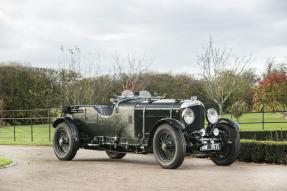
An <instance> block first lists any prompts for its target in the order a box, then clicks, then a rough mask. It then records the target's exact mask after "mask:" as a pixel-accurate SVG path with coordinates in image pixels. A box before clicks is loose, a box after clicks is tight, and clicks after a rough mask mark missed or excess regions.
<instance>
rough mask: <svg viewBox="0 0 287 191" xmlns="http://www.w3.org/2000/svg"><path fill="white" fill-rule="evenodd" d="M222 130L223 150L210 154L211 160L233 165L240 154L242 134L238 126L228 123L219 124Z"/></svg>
mask: <svg viewBox="0 0 287 191" xmlns="http://www.w3.org/2000/svg"><path fill="white" fill-rule="evenodd" d="M217 128H218V129H219V130H220V132H221V133H220V140H221V150H220V151H219V152H217V153H215V154H213V155H211V156H210V158H211V160H212V161H213V162H214V163H215V164H216V165H220V166H227V165H231V164H232V163H233V162H234V161H235V160H236V158H237V156H238V155H239V150H240V134H239V130H238V129H236V128H231V127H230V126H228V125H226V124H218V126H217Z"/></svg>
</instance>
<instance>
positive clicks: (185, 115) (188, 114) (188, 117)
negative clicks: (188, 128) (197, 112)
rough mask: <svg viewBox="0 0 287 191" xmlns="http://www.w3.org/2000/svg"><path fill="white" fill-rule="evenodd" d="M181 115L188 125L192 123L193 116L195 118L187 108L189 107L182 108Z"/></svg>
mask: <svg viewBox="0 0 287 191" xmlns="http://www.w3.org/2000/svg"><path fill="white" fill-rule="evenodd" d="M181 116H182V118H183V120H184V122H185V123H186V124H188V125H189V124H192V123H193V121H194V118H195V116H194V112H193V110H192V109H189V108H187V109H185V110H183V112H182V114H181Z"/></svg>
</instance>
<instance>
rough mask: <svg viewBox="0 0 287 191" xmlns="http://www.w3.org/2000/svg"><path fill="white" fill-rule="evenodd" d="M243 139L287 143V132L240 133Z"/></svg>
mask: <svg viewBox="0 0 287 191" xmlns="http://www.w3.org/2000/svg"><path fill="white" fill-rule="evenodd" d="M240 138H241V139H253V140H262V141H265V140H272V141H287V131H286V130H285V131H240Z"/></svg>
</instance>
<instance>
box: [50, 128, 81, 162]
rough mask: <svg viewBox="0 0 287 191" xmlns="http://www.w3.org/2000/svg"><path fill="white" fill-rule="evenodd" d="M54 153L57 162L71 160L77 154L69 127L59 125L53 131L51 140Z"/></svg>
mask: <svg viewBox="0 0 287 191" xmlns="http://www.w3.org/2000/svg"><path fill="white" fill-rule="evenodd" d="M53 148H54V152H55V154H56V156H57V158H58V159H59V160H72V159H73V158H74V157H75V155H76V154H77V151H78V149H77V147H76V143H75V140H74V138H73V137H72V132H71V129H70V127H69V126H68V125H67V124H66V123H60V124H59V125H58V126H57V128H56V131H55V135H54V140H53Z"/></svg>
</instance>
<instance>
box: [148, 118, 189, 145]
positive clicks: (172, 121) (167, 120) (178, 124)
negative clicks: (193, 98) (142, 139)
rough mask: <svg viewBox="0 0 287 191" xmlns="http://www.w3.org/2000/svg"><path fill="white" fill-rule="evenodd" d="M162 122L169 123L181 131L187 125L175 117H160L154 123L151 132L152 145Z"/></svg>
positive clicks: (150, 143) (150, 141)
mask: <svg viewBox="0 0 287 191" xmlns="http://www.w3.org/2000/svg"><path fill="white" fill-rule="evenodd" d="M162 124H169V125H170V126H172V127H173V128H174V129H176V130H179V131H183V130H184V129H185V126H184V125H183V124H182V123H181V122H180V121H178V120H176V119H173V118H163V119H160V120H158V121H157V122H156V123H155V124H154V125H153V127H152V129H151V131H150V133H149V141H148V142H149V145H152V140H153V136H154V133H155V131H156V129H157V128H158V127H159V126H160V125H162Z"/></svg>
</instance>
